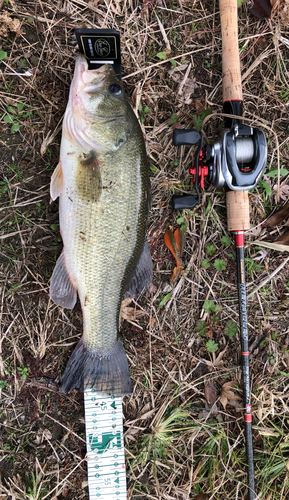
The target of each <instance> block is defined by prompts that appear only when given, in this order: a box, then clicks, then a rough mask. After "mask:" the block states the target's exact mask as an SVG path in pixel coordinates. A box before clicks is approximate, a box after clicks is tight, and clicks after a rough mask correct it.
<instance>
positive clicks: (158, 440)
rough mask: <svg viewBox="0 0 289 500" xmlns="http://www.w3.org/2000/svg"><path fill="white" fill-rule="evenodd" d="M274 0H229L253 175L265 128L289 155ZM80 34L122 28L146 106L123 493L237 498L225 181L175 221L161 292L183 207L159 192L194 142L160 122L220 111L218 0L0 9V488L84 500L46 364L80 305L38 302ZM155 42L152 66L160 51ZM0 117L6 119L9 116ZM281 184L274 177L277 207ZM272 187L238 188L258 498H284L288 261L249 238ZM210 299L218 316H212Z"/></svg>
mask: <svg viewBox="0 0 289 500" xmlns="http://www.w3.org/2000/svg"><path fill="white" fill-rule="evenodd" d="M2 3H3V2H2ZM2 3H1V2H0V4H1V5H2ZM277 3H278V2H277ZM288 8H289V6H288V1H286V2H284V1H280V2H279V7H278V9H277V11H276V12H275V14H274V16H273V18H272V20H271V21H270V22H268V20H259V19H257V18H254V17H253V16H251V15H250V14H249V13H248V12H247V10H246V6H243V7H242V8H241V9H239V41H240V54H241V59H242V74H243V90H244V101H245V112H244V115H245V117H246V118H247V119H250V120H251V121H252V123H253V124H256V123H263V124H264V127H266V128H265V130H266V134H267V138H268V144H269V155H268V168H267V172H268V171H269V170H270V171H272V170H274V169H276V168H277V145H276V139H275V137H276V136H277V137H278V141H279V155H280V164H281V167H282V168H286V167H287V164H288V159H289V149H288V145H289V142H288V131H289V122H288V104H289V90H288V72H289V65H288V61H289V58H288V44H289V32H288V31H289V30H288ZM78 27H88V28H115V29H117V30H119V31H120V33H121V40H122V58H123V74H124V78H123V80H124V85H125V88H126V91H127V94H128V96H129V97H130V100H131V103H132V105H133V107H134V109H135V110H138V108H139V104H140V103H141V104H142V108H143V110H144V109H145V107H146V106H147V107H148V108H149V109H148V111H147V112H146V113H145V114H143V115H142V117H141V118H142V121H143V131H144V134H145V137H146V144H147V152H148V155H149V158H150V162H151V181H152V189H153V205H152V209H151V213H150V221H149V241H150V246H151V251H152V256H153V261H154V280H153V285H152V287H151V288H150V290H149V291H148V292H147V294H146V296H145V297H142V298H140V299H139V300H138V301H137V302H136V303H135V307H136V308H137V309H139V310H142V311H143V312H144V313H145V314H144V315H143V316H141V315H139V318H138V319H136V320H135V321H133V323H136V324H131V323H129V322H127V321H125V322H124V323H123V326H122V335H123V339H124V343H125V346H126V350H127V353H128V356H129V360H130V366H131V374H132V379H133V387H134V389H133V393H132V395H131V396H130V397H127V398H126V399H125V401H124V412H125V422H124V426H125V443H126V447H127V455H126V457H127V478H128V492H129V494H128V498H130V499H133V500H137V499H139V500H143V499H167V500H177V499H178V500H185V499H189V498H194V497H195V496H196V495H197V494H198V493H201V492H203V493H206V494H207V496H203V497H202V498H213V497H212V496H211V495H213V496H214V498H215V499H218V500H223V499H232V500H233V499H236V498H243V497H244V494H245V491H246V473H245V462H246V459H245V443H244V433H243V427H242V409H241V403H240V401H241V400H240V395H241V371H240V354H239V342H240V339H239V335H238V334H235V335H234V334H233V336H232V337H230V336H229V335H228V334H227V333H228V330H225V329H226V327H227V328H228V324H229V325H231V328H232V323H234V322H238V299H237V288H236V268H235V260H234V251H233V249H232V245H230V246H229V243H228V240H227V239H224V238H223V240H222V241H221V238H222V237H224V236H227V237H230V235H229V234H228V232H227V229H226V206H225V197H224V192H223V191H217V192H216V191H214V190H213V189H212V187H210V186H206V190H205V191H204V192H203V193H202V199H201V205H200V206H199V207H197V208H195V209H194V210H193V211H185V213H184V214H181V215H182V217H183V219H184V221H183V222H182V224H184V223H185V225H186V227H187V231H186V243H185V250H184V261H185V273H184V274H183V276H182V277H180V279H178V280H177V282H176V283H175V284H174V286H173V288H172V290H170V287H169V282H170V277H171V274H172V270H173V267H174V262H173V259H172V257H171V255H170V254H169V251H168V250H167V249H166V247H165V245H164V240H163V236H164V233H165V231H166V229H167V228H168V227H169V226H173V227H174V228H176V227H177V226H178V222H177V219H178V217H179V216H180V214H175V213H173V211H172V208H171V204H170V200H171V196H172V194H174V193H175V192H181V191H188V190H190V189H191V188H190V179H189V175H188V171H189V167H190V166H191V164H192V161H193V150H189V149H185V148H181V149H180V150H177V149H176V148H175V147H174V146H173V144H172V127H173V124H174V123H176V122H180V123H181V124H182V127H186V128H188V127H191V126H196V125H200V123H201V121H202V117H203V116H204V115H202V112H203V111H204V110H206V109H207V108H210V109H211V110H212V112H214V113H220V112H221V111H222V88H221V56H222V54H221V32H220V21H219V14H218V7H217V2H211V1H207V0H204V1H203V2H201V1H196V0H192V1H185V0H183V1H182V0H179V1H176V0H172V1H165V0H157V1H153V0H152V1H148V0H146V1H144V2H143V3H141V4H139V3H138V2H136V1H133V0H124V1H120V0H111V1H109V2H108V1H106V0H99V1H97V0H92V1H89V2H88V3H87V2H86V1H83V0H59V1H55V2H52V1H50V0H47V1H46V2H42V1H41V0H37V1H31V2H27V1H20V0H19V1H18V0H9V1H8V0H7V1H6V0H5V1H4V3H3V6H2V10H1V11H0V37H2V38H0V51H6V52H7V57H6V58H5V59H3V60H2V61H1V62H0V76H1V78H0V82H1V83H0V106H1V118H2V119H1V122H0V144H1V153H0V154H1V159H0V174H1V178H0V223H1V234H0V273H1V274H0V287H1V293H0V298H1V301H0V303H1V305H0V316H1V317H0V320H1V337H0V371H1V376H0V392H1V402H2V406H1V417H0V471H1V483H0V499H1V500H2V499H3V500H4V499H5V500H6V499H7V498H9V499H13V500H16V499H21V500H22V499H27V498H32V499H40V498H49V499H56V498H59V499H61V498H68V499H70V500H72V499H75V500H76V499H77V500H79V499H81V498H83V499H87V498H88V492H87V487H86V464H85V453H86V451H85V442H84V435H85V434H84V418H83V401H82V395H80V394H78V393H73V394H71V395H67V396H66V395H60V394H59V392H58V381H59V374H60V373H62V372H63V369H64V367H65V364H66V362H67V359H68V357H69V355H70V353H71V351H72V348H73V345H74V344H75V342H76V341H77V339H78V338H79V336H80V335H81V329H82V318H81V311H80V307H79V305H77V306H76V307H75V309H74V310H73V311H67V310H62V309H61V308H59V307H57V306H55V305H54V304H53V303H51V301H50V299H49V295H48V285H49V279H50V277H51V274H52V270H53V267H54V264H55V261H56V259H57V257H58V255H59V254H60V250H61V241H60V240H59V231H58V207H57V204H56V203H53V204H51V205H50V204H49V181H50V176H51V172H52V171H53V168H54V166H55V165H56V163H57V161H58V154H59V144H60V129H61V120H62V117H63V113H64V111H65V106H66V101H67V97H68V91H69V86H70V81H71V77H72V73H73V67H74V61H75V55H76V53H77V48H76V45H75V39H74V30H75V28H78ZM162 52H165V53H166V60H161V59H160V58H159V57H158V56H157V54H158V53H162ZM170 59H172V60H173V61H175V62H170ZM17 105H18V107H17ZM22 105H23V106H22ZM7 115H10V116H11V117H12V122H11V123H7V122H5V119H4V118H5V116H7ZM221 120H222V118H220V117H214V118H213V119H210V120H209V121H208V122H207V124H206V125H205V132H206V137H207V139H208V140H209V141H212V140H214V139H215V138H216V136H217V133H218V130H219V129H220V125H221ZM17 124H19V130H17V128H18V125H17ZM12 125H16V127H14V130H15V133H13V134H12V133H11V131H10V130H11V126H12ZM268 128H269V130H268ZM270 130H271V131H270ZM264 181H265V182H266V183H267V184H264ZM287 182H288V179H287V176H283V177H281V195H282V197H283V198H282V200H284V199H286V198H287V196H288V185H287ZM269 189H270V190H271V192H270V191H269V193H268V190H269ZM266 190H267V191H266ZM276 196H277V177H269V176H268V175H266V174H265V176H264V179H263V183H260V185H259V186H258V188H256V189H255V190H254V192H253V193H251V194H250V204H251V222H252V229H251V231H249V232H248V234H247V238H246V241H247V247H246V258H247V281H248V294H249V303H248V313H249V323H250V346H251V348H250V350H251V367H252V403H253V413H254V448H255V459H256V460H255V467H256V490H257V491H258V492H260V497H259V498H262V499H266V500H273V499H276V500H277V499H278V500H279V499H280V500H281V499H282V500H283V499H284V500H285V499H286V498H288V494H289V485H288V469H289V465H288V464H289V445H288V421H289V413H288V394H289V393H288V390H289V379H288V373H289V348H288V344H289V335H288V334H289V322H288V305H287V304H288V302H287V300H288V298H287V296H288V287H289V281H288V280H289V268H288V259H286V256H284V255H282V254H278V253H277V252H274V251H264V250H262V251H259V250H258V249H255V247H254V246H252V245H251V244H250V242H252V241H253V240H254V239H256V238H259V239H260V238H262V237H263V235H264V234H265V236H266V238H269V237H271V236H272V238H273V239H276V236H277V235H278V234H279V232H281V231H282V230H283V227H284V224H283V226H282V227H277V228H274V229H271V230H270V236H269V235H268V230H264V229H262V226H261V223H262V222H263V221H264V219H265V218H266V217H267V216H268V215H269V214H270V213H271V211H272V208H274V207H275V205H276ZM226 242H227V245H228V246H226ZM205 259H206V260H207V261H208V262H209V267H207V268H206V267H204V266H203V265H202V262H203V261H204V260H205ZM216 259H220V260H222V261H224V262H225V264H226V268H225V269H224V270H222V271H220V270H217V269H216V267H215V266H214V263H215V261H216ZM278 266H280V268H279V270H278V272H277V273H276V274H274V271H275V270H276V269H277V268H278ZM260 285H261V286H260ZM168 293H171V295H169V296H167V295H168ZM166 296H167V297H166ZM164 297H165V299H167V300H165V299H164ZM206 301H213V303H214V304H215V305H218V306H221V307H220V311H218V310H217V311H213V310H212V308H213V306H211V309H210V308H209V309H208V302H206ZM198 321H199V322H200V321H201V322H202V323H198V324H197V322H198ZM230 321H231V323H230ZM140 327H141V328H140ZM209 340H211V341H213V342H214V343H215V344H217V348H218V350H217V351H216V352H209V351H208V348H207V347H206V344H207V342H208V341H209ZM228 382H232V383H230V384H228ZM225 384H227V385H225ZM198 498H201V497H198Z"/></svg>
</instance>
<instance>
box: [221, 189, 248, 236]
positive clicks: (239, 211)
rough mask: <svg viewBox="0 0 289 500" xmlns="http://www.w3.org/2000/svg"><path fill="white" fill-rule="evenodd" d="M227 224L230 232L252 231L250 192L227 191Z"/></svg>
mask: <svg viewBox="0 0 289 500" xmlns="http://www.w3.org/2000/svg"><path fill="white" fill-rule="evenodd" d="M226 203H227V223H228V229H229V231H233V232H234V231H247V230H248V229H250V210H249V196H248V191H227V193H226Z"/></svg>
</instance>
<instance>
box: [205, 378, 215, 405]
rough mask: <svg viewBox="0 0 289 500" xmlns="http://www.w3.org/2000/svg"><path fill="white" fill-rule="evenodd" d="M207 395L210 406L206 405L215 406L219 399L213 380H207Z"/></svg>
mask: <svg viewBox="0 0 289 500" xmlns="http://www.w3.org/2000/svg"><path fill="white" fill-rule="evenodd" d="M205 396H206V402H207V404H208V406H207V405H206V407H207V408H213V406H214V404H215V403H216V401H217V391H216V387H215V386H214V382H213V381H210V382H207V384H206V385H205Z"/></svg>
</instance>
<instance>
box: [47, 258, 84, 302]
mask: <svg viewBox="0 0 289 500" xmlns="http://www.w3.org/2000/svg"><path fill="white" fill-rule="evenodd" d="M49 293H50V298H51V300H53V302H55V304H57V305H58V306H60V307H66V308H67V309H72V308H73V307H74V305H75V303H76V299H77V293H76V290H75V288H74V287H73V285H72V283H71V280H70V277H69V275H68V272H67V269H66V266H65V260H64V251H63V250H62V253H61V255H60V257H59V258H58V260H57V262H56V265H55V268H54V270H53V273H52V276H51V281H50V289H49Z"/></svg>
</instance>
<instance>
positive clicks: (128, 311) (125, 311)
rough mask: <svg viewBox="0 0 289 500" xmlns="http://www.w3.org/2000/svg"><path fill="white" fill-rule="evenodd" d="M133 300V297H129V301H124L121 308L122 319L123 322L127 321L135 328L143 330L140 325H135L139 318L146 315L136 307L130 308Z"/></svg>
mask: <svg viewBox="0 0 289 500" xmlns="http://www.w3.org/2000/svg"><path fill="white" fill-rule="evenodd" d="M132 301H133V299H132V298H131V297H128V298H127V299H123V301H122V303H121V306H120V313H119V315H120V319H121V320H124V319H125V320H126V321H128V322H129V323H131V324H132V325H134V326H137V327H138V328H140V329H141V330H142V329H143V328H142V327H141V326H140V325H138V324H137V323H135V321H137V320H138V319H139V318H142V317H143V316H145V315H146V312H145V311H141V310H139V309H136V308H135V307H128V306H129V305H130V304H131V303H132Z"/></svg>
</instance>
